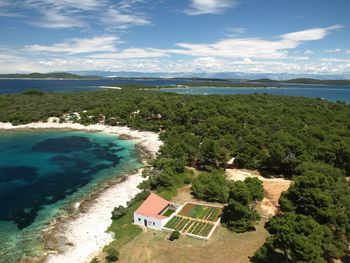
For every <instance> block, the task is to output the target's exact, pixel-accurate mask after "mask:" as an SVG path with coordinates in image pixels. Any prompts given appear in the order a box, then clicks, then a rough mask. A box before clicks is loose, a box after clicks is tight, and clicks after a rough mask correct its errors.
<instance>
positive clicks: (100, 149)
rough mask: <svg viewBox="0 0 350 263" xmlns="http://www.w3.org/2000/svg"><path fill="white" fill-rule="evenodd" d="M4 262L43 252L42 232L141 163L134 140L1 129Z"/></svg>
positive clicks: (0, 254) (0, 247)
mask: <svg viewBox="0 0 350 263" xmlns="http://www.w3.org/2000/svg"><path fill="white" fill-rule="evenodd" d="M0 149H1V151H0V233H1V235H0V262H1V263H3V262H6V263H12V262H17V260H19V259H20V258H22V257H23V256H30V257H33V256H40V255H43V254H44V253H45V251H44V248H43V244H42V240H41V236H40V233H41V230H42V229H43V228H45V227H46V226H47V225H48V223H49V222H50V221H51V220H52V219H53V218H54V217H55V215H57V213H61V212H65V211H66V210H67V209H68V207H70V205H72V204H74V203H75V202H78V201H79V200H80V199H82V198H84V197H85V196H87V195H88V194H90V193H92V192H93V191H95V190H96V189H98V188H99V186H101V185H102V184H103V183H104V182H106V181H108V180H111V179H112V178H116V177H117V176H121V175H124V174H125V173H129V172H131V171H133V170H135V169H138V168H140V167H141V163H140V160H139V154H138V152H137V150H136V148H135V143H134V142H133V141H131V140H121V139H118V138H117V137H116V136H115V135H111V134H107V133H101V132H99V133H89V132H83V131H46V130H45V131H3V132H1V133H0Z"/></svg>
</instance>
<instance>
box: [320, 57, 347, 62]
mask: <svg viewBox="0 0 350 263" xmlns="http://www.w3.org/2000/svg"><path fill="white" fill-rule="evenodd" d="M320 61H323V62H346V63H350V59H343V58H321V59H320Z"/></svg>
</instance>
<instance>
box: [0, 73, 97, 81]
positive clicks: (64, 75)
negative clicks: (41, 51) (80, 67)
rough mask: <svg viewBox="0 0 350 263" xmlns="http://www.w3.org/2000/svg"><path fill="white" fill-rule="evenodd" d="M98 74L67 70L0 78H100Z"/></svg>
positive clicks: (5, 75) (1, 76)
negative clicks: (90, 74) (69, 71)
mask: <svg viewBox="0 0 350 263" xmlns="http://www.w3.org/2000/svg"><path fill="white" fill-rule="evenodd" d="M100 78H102V77H98V76H81V75H76V74H71V73H67V72H52V73H29V74H19V73H15V74H0V79H100Z"/></svg>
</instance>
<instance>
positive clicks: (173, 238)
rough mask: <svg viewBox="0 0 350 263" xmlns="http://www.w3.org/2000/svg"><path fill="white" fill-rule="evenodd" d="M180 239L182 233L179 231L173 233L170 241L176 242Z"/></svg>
mask: <svg viewBox="0 0 350 263" xmlns="http://www.w3.org/2000/svg"><path fill="white" fill-rule="evenodd" d="M179 238H180V232H179V231H173V232H172V233H171V235H170V237H169V240H171V241H174V240H175V239H179Z"/></svg>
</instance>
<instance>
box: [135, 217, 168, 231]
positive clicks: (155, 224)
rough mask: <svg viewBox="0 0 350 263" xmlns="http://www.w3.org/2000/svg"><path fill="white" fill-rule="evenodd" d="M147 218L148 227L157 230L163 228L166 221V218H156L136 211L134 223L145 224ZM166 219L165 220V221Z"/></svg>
mask: <svg viewBox="0 0 350 263" xmlns="http://www.w3.org/2000/svg"><path fill="white" fill-rule="evenodd" d="M145 220H147V227H149V228H153V229H156V230H162V226H163V225H164V224H165V223H166V221H167V220H166V219H163V220H161V219H156V218H152V217H148V216H143V215H139V214H137V213H134V224H136V225H140V226H145ZM163 221H164V222H163Z"/></svg>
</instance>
